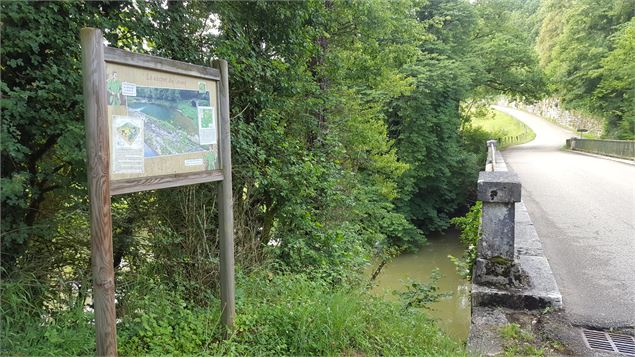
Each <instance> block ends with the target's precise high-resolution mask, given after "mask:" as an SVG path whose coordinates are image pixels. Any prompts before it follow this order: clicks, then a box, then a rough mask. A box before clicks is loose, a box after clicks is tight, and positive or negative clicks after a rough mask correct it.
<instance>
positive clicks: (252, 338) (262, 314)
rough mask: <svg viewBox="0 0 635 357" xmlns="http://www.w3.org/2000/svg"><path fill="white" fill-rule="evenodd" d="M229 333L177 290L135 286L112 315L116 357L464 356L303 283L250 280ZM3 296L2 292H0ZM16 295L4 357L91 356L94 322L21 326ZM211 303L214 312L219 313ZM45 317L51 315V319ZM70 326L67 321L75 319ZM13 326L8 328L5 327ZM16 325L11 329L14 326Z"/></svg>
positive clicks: (349, 299)
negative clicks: (114, 317) (115, 322)
mask: <svg viewBox="0 0 635 357" xmlns="http://www.w3.org/2000/svg"><path fill="white" fill-rule="evenodd" d="M238 286H239V287H240V289H239V290H238V292H237V293H238V294H237V312H238V315H237V319H236V325H235V329H234V330H233V331H232V332H231V333H230V334H229V336H228V338H226V339H224V338H222V337H223V332H222V329H221V328H220V324H219V320H220V311H219V310H218V309H217V308H200V307H196V306H192V305H191V304H190V303H188V302H187V301H186V300H185V299H184V298H183V296H182V293H183V290H182V289H180V288H178V285H177V288H174V287H168V286H165V285H164V284H160V283H157V282H153V281H152V280H149V279H147V278H140V279H139V280H138V281H137V282H136V288H135V290H134V291H130V292H129V296H131V297H133V296H134V300H131V301H130V302H128V303H127V304H126V305H125V306H119V308H120V309H123V310H120V311H119V318H120V319H121V322H120V323H119V324H118V338H119V341H118V345H119V349H120V353H121V354H122V355H167V354H169V355H249V356H254V355H276V356H290V355H293V356H297V355H320V356H324V355H346V354H353V353H354V354H363V355H393V356H394V355H400V356H402V355H435V356H437V355H461V354H463V353H464V350H463V348H464V347H463V346H462V345H461V344H459V343H457V342H454V341H452V340H450V339H449V338H448V337H445V336H444V335H443V334H441V333H440V331H439V328H438V327H437V326H436V324H435V323H434V322H433V321H432V320H430V319H428V318H427V317H426V316H425V315H424V314H423V313H422V312H420V311H416V310H408V311H404V310H403V308H402V306H401V305H400V304H399V303H396V302H388V301H384V300H382V299H380V298H377V297H374V296H372V295H370V294H369V293H368V292H367V291H365V290H364V289H358V288H341V287H340V288H332V287H330V284H328V283H326V282H324V281H321V280H316V279H311V278H309V277H307V276H306V275H303V274H286V275H274V274H271V273H267V272H261V273H256V274H253V275H252V276H251V277H248V278H247V277H244V276H241V278H240V279H239V281H238ZM3 288H4V286H3ZM18 290H19V289H17V287H16V286H15V285H14V286H12V287H10V289H3V302H4V301H14V300H16V299H17V300H22V302H21V303H19V304H17V305H16V306H15V308H16V310H15V311H8V310H6V307H5V304H4V303H3V307H2V308H3V311H2V312H3V314H2V318H3V332H2V333H3V335H2V337H3V344H2V353H3V354H9V355H15V354H24V355H80V354H81V355H87V354H91V353H93V352H94V332H93V331H94V327H93V326H92V325H91V324H90V323H89V322H90V319H91V318H92V315H91V314H89V313H85V312H82V311H81V310H80V311H77V312H75V313H71V312H65V313H61V314H60V315H56V316H57V318H55V319H45V320H43V319H42V318H41V317H40V316H39V315H37V314H36V315H33V316H29V317H28V318H27V319H25V318H24V315H20V318H22V320H20V321H18V320H9V319H10V318H11V317H10V316H13V317H17V316H16V315H15V312H16V311H18V310H24V309H25V308H26V307H27V306H28V299H25V297H23V296H20V295H19V291H18ZM217 302H218V301H217V300H215V299H214V303H213V304H211V305H212V306H218V304H217ZM51 316H53V315H51ZM73 316H75V317H73ZM7 322H12V323H10V324H9V323H7ZM17 322H19V323H17Z"/></svg>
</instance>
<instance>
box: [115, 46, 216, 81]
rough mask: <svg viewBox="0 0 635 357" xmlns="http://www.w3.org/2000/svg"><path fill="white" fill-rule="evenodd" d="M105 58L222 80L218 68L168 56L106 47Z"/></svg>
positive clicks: (122, 62)
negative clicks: (172, 58)
mask: <svg viewBox="0 0 635 357" xmlns="http://www.w3.org/2000/svg"><path fill="white" fill-rule="evenodd" d="M105 60H106V61H107V62H111V63H119V64H124V65H128V66H135V67H142V68H149V69H155V70H157V71H163V72H169V73H175V74H183V75H187V76H192V77H200V78H206V79H212V80H215V81H218V80H220V72H219V71H218V70H217V69H214V68H210V67H204V66H197V65H195V64H191V63H185V62H180V61H175V60H171V59H167V58H161V57H155V56H149V55H142V54H139V53H134V52H129V51H124V50H120V49H118V48H112V47H106V49H105Z"/></svg>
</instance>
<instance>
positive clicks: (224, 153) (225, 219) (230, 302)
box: [213, 60, 236, 328]
mask: <svg viewBox="0 0 635 357" xmlns="http://www.w3.org/2000/svg"><path fill="white" fill-rule="evenodd" d="M213 67H215V68H218V69H219V70H220V74H221V80H220V82H219V88H218V96H219V98H218V99H219V100H218V103H219V107H220V132H221V135H220V137H221V141H220V159H221V169H222V171H223V181H221V182H220V184H219V185H218V197H219V202H220V206H219V233H220V289H221V311H222V322H223V324H224V325H225V326H227V327H229V328H231V327H232V326H233V325H234V319H235V317H236V303H235V296H234V289H235V286H234V211H233V209H234V200H233V196H232V161H231V139H230V137H231V134H230V130H229V129H230V128H229V73H228V68H227V61H225V60H217V61H214V63H213Z"/></svg>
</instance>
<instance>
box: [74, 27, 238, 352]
mask: <svg viewBox="0 0 635 357" xmlns="http://www.w3.org/2000/svg"><path fill="white" fill-rule="evenodd" d="M80 38H81V48H82V74H83V93H84V110H85V112H84V119H85V122H86V142H87V154H88V170H87V171H88V190H89V205H90V227H91V229H90V231H91V264H92V273H93V302H94V310H95V328H96V332H97V333H96V340H97V355H99V356H116V355H117V333H116V312H115V277H114V267H113V247H112V215H111V196H112V195H118V194H125V193H130V192H138V191H145V190H153V189H161V188H167V187H176V186H183V185H190V184H196V183H203V182H214V181H218V183H219V184H218V201H219V205H218V207H219V208H218V210H219V238H220V280H221V281H220V287H221V311H222V317H221V320H222V322H223V324H224V325H225V326H226V327H231V326H233V323H234V319H235V292H234V236H233V201H232V174H231V138H230V128H229V80H228V67H227V62H226V61H224V60H217V61H214V66H213V67H214V68H209V67H203V66H197V65H193V64H189V63H183V62H179V61H173V60H169V59H165V58H159V57H154V56H148V55H141V54H136V53H132V52H128V51H124V50H120V49H115V48H110V47H106V46H104V39H103V36H102V32H101V30H99V29H95V28H83V29H82V30H81V32H80ZM107 63H114V64H120V65H125V66H132V67H135V68H138V69H141V70H142V69H151V70H154V71H159V72H163V73H169V74H176V75H182V76H188V77H194V78H202V79H206V80H212V81H214V83H215V85H216V95H217V98H216V103H217V104H218V105H217V107H218V108H217V113H218V120H217V128H218V131H217V133H219V134H218V140H217V144H218V151H219V153H218V154H219V155H218V157H219V159H220V169H219V170H213V171H210V170H201V171H198V172H188V173H177V174H166V175H158V176H151V177H140V178H130V179H123V180H112V181H111V168H110V164H111V161H110V153H111V151H110V138H109V135H110V134H111V132H110V128H109V120H110V118H109V110H108V93H107V92H108V91H107V81H106V64H107ZM210 95H211V92H210ZM211 99H212V98H211V97H210V101H211ZM144 160H145V159H144Z"/></svg>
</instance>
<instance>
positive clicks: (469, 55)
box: [388, 1, 545, 246]
mask: <svg viewBox="0 0 635 357" xmlns="http://www.w3.org/2000/svg"><path fill="white" fill-rule="evenodd" d="M517 11H518V10H517V7H516V6H515V5H514V4H513V3H512V2H504V1H479V2H476V3H475V4H470V3H468V2H465V1H429V2H427V3H425V4H423V5H421V6H420V8H419V10H418V11H417V17H418V19H419V21H420V23H421V24H422V26H423V27H424V29H425V30H426V32H428V33H429V34H430V35H431V38H430V39H429V40H428V41H424V42H422V43H421V44H420V46H419V50H420V52H419V54H418V56H417V57H416V61H415V63H413V64H411V65H409V66H405V67H404V71H405V72H404V73H405V74H407V75H408V76H409V77H411V78H412V79H413V80H414V90H413V91H412V92H409V93H407V94H406V95H402V96H401V97H399V98H397V99H395V100H394V101H393V104H392V106H391V112H390V115H389V121H388V123H389V133H390V135H391V137H393V138H394V140H395V143H396V146H397V149H398V156H399V158H400V159H401V160H402V161H403V162H405V163H407V164H408V165H409V168H408V170H406V172H405V173H404V174H403V175H402V176H401V178H400V179H399V187H400V189H401V190H400V195H399V197H398V199H397V206H398V207H399V209H400V211H401V212H403V214H404V215H405V216H406V217H407V218H408V219H409V220H411V221H412V222H414V223H415V225H416V226H417V227H418V228H419V229H421V230H422V231H423V232H424V233H429V232H432V231H438V230H443V229H446V228H447V227H448V226H449V219H450V217H451V216H452V215H454V214H456V212H457V211H463V212H464V211H465V210H466V209H467V207H466V206H465V203H466V202H467V201H468V197H470V195H473V194H474V192H473V190H472V187H473V184H472V183H473V182H474V181H475V179H476V174H477V172H478V171H479V170H480V166H481V162H480V161H481V160H482V149H481V146H482V143H477V142H475V141H474V140H473V139H475V138H477V137H478V138H479V139H480V138H481V135H482V133H480V132H479V131H474V130H472V129H471V128H470V127H469V126H468V125H466V123H467V122H468V121H469V116H470V115H471V110H470V109H469V108H471V107H472V106H474V104H475V103H477V102H478V101H480V100H483V99H487V98H490V97H492V96H494V95H497V94H507V95H512V96H517V97H521V98H525V99H528V100H533V99H536V98H539V97H540V96H541V95H542V94H543V92H544V83H545V81H544V77H543V75H542V72H541V71H540V69H539V67H538V61H537V57H536V55H535V53H534V52H533V51H532V49H531V48H530V46H529V43H530V39H529V38H527V36H526V35H525V34H523V33H522V31H521V30H520V29H519V28H518V27H517V25H516V23H515V22H514V21H516V20H517V19H518V12H517ZM463 103H468V105H467V106H466V107H467V108H468V109H467V110H464V109H462V104H463ZM479 145H480V146H479ZM394 243H395V244H400V245H406V246H412V245H416V244H417V243H418V241H417V240H414V239H412V238H410V239H404V238H403V237H400V238H399V239H396V240H395V241H394Z"/></svg>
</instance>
